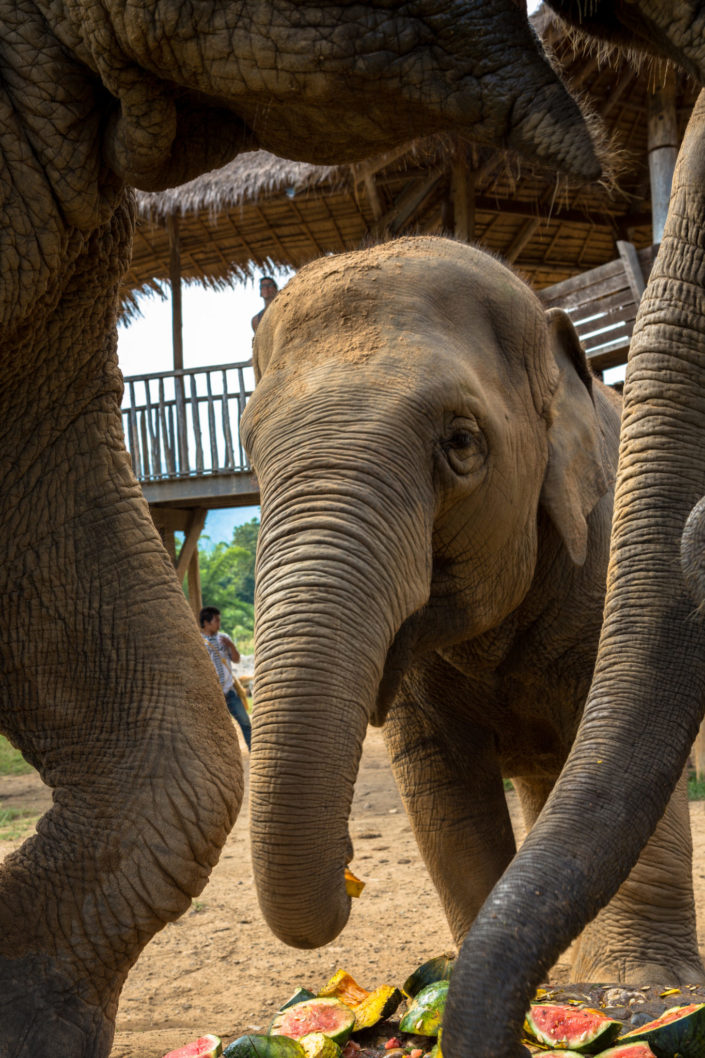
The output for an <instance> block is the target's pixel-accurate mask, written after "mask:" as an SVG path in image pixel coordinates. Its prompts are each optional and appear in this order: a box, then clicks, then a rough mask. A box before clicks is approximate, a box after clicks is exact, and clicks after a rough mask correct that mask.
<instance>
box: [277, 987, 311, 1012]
mask: <svg viewBox="0 0 705 1058" xmlns="http://www.w3.org/2000/svg"><path fill="white" fill-rule="evenodd" d="M315 998H316V993H315V992H311V991H310V990H309V989H308V988H297V989H296V991H295V992H294V994H293V996H290V997H289V999H287V1001H286V1003H282V1005H281V1006H280V1007H279V1013H280V1014H281V1012H282V1010H286V1008H287V1007H295V1006H296V1004H297V1003H303V1002H305V1000H307V999H315Z"/></svg>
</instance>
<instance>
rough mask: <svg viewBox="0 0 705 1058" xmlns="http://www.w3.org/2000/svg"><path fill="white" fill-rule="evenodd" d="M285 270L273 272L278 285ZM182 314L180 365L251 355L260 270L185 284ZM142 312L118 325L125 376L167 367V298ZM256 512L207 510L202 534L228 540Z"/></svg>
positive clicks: (146, 301)
mask: <svg viewBox="0 0 705 1058" xmlns="http://www.w3.org/2000/svg"><path fill="white" fill-rule="evenodd" d="M289 274H290V273H287V272H281V273H279V272H278V273H276V274H275V279H276V280H277V283H278V285H279V287H280V288H281V287H282V286H283V285H284V283H285V282H286V280H287V278H288V276H289ZM181 301H182V315H183V344H184V367H210V366H212V365H213V364H228V363H230V364H232V363H237V362H238V361H242V360H249V359H250V357H251V356H252V327H251V326H250V320H251V319H252V317H253V316H254V315H255V313H257V312H259V310H260V309H261V308H262V306H263V304H264V302H263V301H262V299H261V298H260V296H259V274H258V275H257V276H256V277H255V279H253V280H251V281H250V282H248V283H240V284H238V285H237V286H236V287H234V288H233V289H232V290H225V291H213V290H206V289H205V288H203V287H201V286H196V285H191V284H190V285H188V286H187V285H184V286H183V288H182V294H181ZM140 308H141V310H142V316H141V317H138V318H137V319H135V320H133V321H132V323H130V324H129V325H128V326H123V325H122V324H120V326H119V327H118V361H119V363H120V369H121V371H122V373H123V375H125V376H129V375H138V374H147V373H152V372H155V371H170V370H171V369H172V366H173V352H172V344H171V300H170V299H167V300H165V301H162V300H161V299H160V298H157V297H145V298H142V299H141V300H140ZM255 517H257V518H258V517H259V507H234V508H231V509H226V510H217V511H209V512H208V516H207V518H206V525H205V528H204V530H203V536H208V537H210V540H211V543H214V544H215V543H218V541H220V540H225V541H227V542H229V541H230V540H231V539H232V534H233V529H234V528H235V526H236V525H242V524H243V522H248V521H250V519H251V518H255Z"/></svg>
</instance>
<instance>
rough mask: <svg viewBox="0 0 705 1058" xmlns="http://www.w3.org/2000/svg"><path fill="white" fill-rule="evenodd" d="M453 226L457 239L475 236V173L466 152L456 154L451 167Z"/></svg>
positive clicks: (463, 239) (468, 238)
mask: <svg viewBox="0 0 705 1058" xmlns="http://www.w3.org/2000/svg"><path fill="white" fill-rule="evenodd" d="M450 187H451V192H450V193H451V198H452V201H453V226H454V234H455V237H456V239H461V240H462V241H463V242H472V241H473V240H474V238H475V173H474V172H472V170H470V169H469V168H468V163H467V159H466V158H465V156H464V154H458V155H456V156H455V158H454V159H453V161H452V163H451V168H450Z"/></svg>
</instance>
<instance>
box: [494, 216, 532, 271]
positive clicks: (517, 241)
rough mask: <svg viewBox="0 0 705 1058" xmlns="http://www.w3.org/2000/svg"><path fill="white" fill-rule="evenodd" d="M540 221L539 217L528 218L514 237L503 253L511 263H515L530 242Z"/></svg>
mask: <svg viewBox="0 0 705 1058" xmlns="http://www.w3.org/2000/svg"><path fill="white" fill-rule="evenodd" d="M540 223H541V222H540V220H539V219H538V217H532V218H531V219H530V220H527V221H525V223H524V224H522V226H521V228H520V229H519V231H518V232H517V234H516V235H515V236H514V238H513V239H512V242H511V244H510V245H509V247H508V248H507V250H505V252H504V254H503V255H502V256H503V257H504V259H505V261H507V262H508V263H509V264H514V262H515V261H516V259H517V257H518V256H519V254H520V253H521V251H522V250H523V249H524V247H525V246H526V244H527V243H528V242H530V240H531V238H532V236H533V234H534V232H535V231H536V229H537V228H538V226H539V224H540Z"/></svg>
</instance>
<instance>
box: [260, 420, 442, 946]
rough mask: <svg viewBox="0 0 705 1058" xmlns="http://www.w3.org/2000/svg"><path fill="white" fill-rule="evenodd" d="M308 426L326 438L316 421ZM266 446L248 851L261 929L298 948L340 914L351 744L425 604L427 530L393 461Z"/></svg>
mask: <svg viewBox="0 0 705 1058" xmlns="http://www.w3.org/2000/svg"><path fill="white" fill-rule="evenodd" d="M315 429H316V432H317V433H325V428H324V427H323V426H322V425H321V423H320V422H318V421H315ZM360 429H362V428H361V427H360ZM304 432H305V431H304ZM334 432H336V433H337V429H334ZM341 432H342V433H344V430H343V429H342V428H341ZM272 436H277V432H276V430H275V431H274V432H273V435H272ZM299 442H300V449H301V450H302V451H303V452H304V453H305V450H306V447H307V443H306V441H305V440H302V439H301V437H300V438H299ZM323 445H324V448H325V440H324V442H323ZM364 448H365V445H364V443H363V444H362V445H361V446H360V450H359V451H360V453H362V452H364ZM267 449H268V451H269V452H270V454H272V465H268V466H264V467H260V466H259V465H258V473H259V475H260V485H261V487H262V496H263V504H262V528H261V531H260V539H259V543H258V558H257V564H258V569H257V626H256V640H257V642H256V656H257V660H256V671H255V680H256V686H257V707H256V712H255V724H254V732H253V743H252V756H251V764H250V792H251V811H250V819H251V833H252V855H253V864H254V870H255V878H256V881H257V886H258V895H259V901H260V905H261V907H262V911H263V913H264V915H265V918H266V919H267V922H268V923H269V925H270V926H271V928H272V929H273V931H274V932H275V933H276V934H277V936H278V937H280V938H281V939H282V940H283V941H285V942H286V943H288V944H291V945H293V946H296V947H302V948H309V947H317V946H319V945H321V944H325V943H327V942H328V941H330V940H331V939H332V938H333V937H335V936H337V934H338V933H339V932H340V930H341V929H342V928H343V926H344V925H345V923H346V921H347V918H348V914H349V909H350V901H349V897H348V896H347V894H346V892H345V884H344V867H345V865H346V863H348V862H349V861H350V859H351V858H352V846H351V842H350V838H349V835H348V818H349V815H350V807H351V802H352V796H353V789H354V784H355V778H356V775H357V770H358V765H359V760H360V754H361V750H362V742H363V739H364V736H365V732H366V729H367V724H368V721H369V719H370V716H371V714H372V712H373V709H374V706H375V702H376V698H377V693H378V688H379V684H380V680H381V678H382V673H383V671H384V666H385V660H386V656H387V651H388V649H389V647H390V645H391V643H392V641H393V639H394V635H395V633H396V631H397V629H398V627H399V626H400V625H401V623H402V622H403V621H404V620H405V618H406V617H407V616H408V615H409V614H410V613H412V612H414V611H415V610H416V609H418V608H419V607H420V606H421V605H422V604H423V603H424V602H425V601H426V598H427V596H428V590H429V583H430V558H429V556H430V546H429V544H428V543H427V542H425V538H428V539H430V525H429V524H428V522H429V516H428V515H425V514H424V513H423V508H422V504H421V501H420V500H419V499H416V498H414V497H415V495H416V494H417V493H418V491H419V490H418V487H415V486H414V483H413V482H412V481H410V480H405V472H404V468H403V467H402V466H400V465H397V466H396V467H395V468H394V469H393V470H390V474H389V477H388V479H386V480H385V474H384V473H383V471H382V470H381V469H380V468H379V467H378V466H375V465H373V464H372V463H371V462H370V458H369V456H367V457H365V456H364V455H362V454H360V455H359V456H358V454H357V453H356V452H355V451H351V450H350V449H346V450H345V452H344V454H343V455H342V457H341V454H340V453H338V456H337V457H336V456H335V455H334V454H333V452H334V450H335V448H334V446H331V447H330V448H329V449H328V453H329V454H328V455H325V456H319V457H318V460H317V462H316V465H315V466H314V465H313V462H312V461H311V460H308V461H307V460H306V458H305V455H304V456H303V457H302V456H301V455H300V454H299V457H298V465H296V463H297V459H296V457H295V456H292V454H291V452H290V450H289V448H288V446H287V444H286V442H284V443H282V444H281V445H280V446H277V443H276V441H271V442H270V444H269V445H268V446H267ZM366 460H367V462H366ZM336 465H337V470H333V469H332V468H333V467H335V466H336ZM284 467H286V470H285V471H284V470H283V469H282V468H284ZM363 479H364V480H363ZM370 479H372V482H373V483H372V485H370V484H369V483H368V482H369V481H370ZM281 481H285V483H284V484H283V485H281V484H280V482H281ZM429 487H430V486H429ZM319 491H320V492H322V493H323V494H324V495H325V496H326V501H325V504H324V505H323V504H321V503H320V501H318V500H317V493H318V492H319ZM429 506H430V505H429ZM392 507H393V509H394V510H395V511H397V512H398V515H397V517H396V518H395V519H393V520H392V521H393V525H392V527H391V528H390V525H389V517H388V511H389V509H390V508H392Z"/></svg>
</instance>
